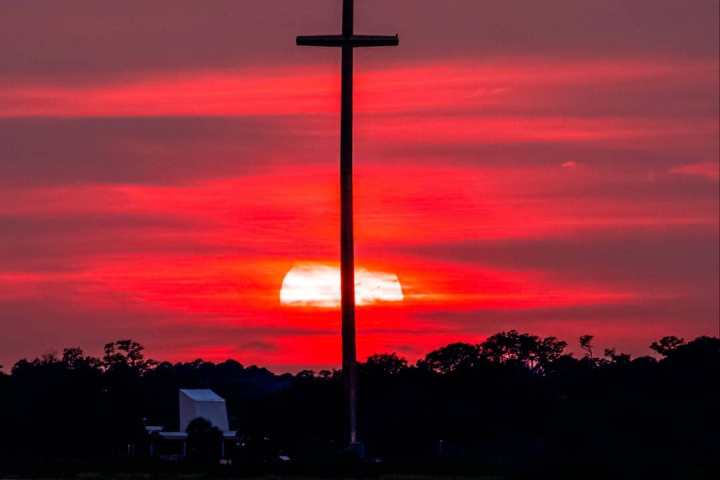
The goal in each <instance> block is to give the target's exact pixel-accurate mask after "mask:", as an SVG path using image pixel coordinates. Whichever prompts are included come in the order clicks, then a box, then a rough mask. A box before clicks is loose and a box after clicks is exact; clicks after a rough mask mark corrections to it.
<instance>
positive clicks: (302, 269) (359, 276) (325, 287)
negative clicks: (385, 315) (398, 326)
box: [280, 264, 404, 308]
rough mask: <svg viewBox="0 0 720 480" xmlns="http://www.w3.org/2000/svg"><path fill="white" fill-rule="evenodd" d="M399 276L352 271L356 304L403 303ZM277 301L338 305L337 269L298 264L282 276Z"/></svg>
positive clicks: (292, 304) (311, 304) (283, 302)
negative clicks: (278, 299)
mask: <svg viewBox="0 0 720 480" xmlns="http://www.w3.org/2000/svg"><path fill="white" fill-rule="evenodd" d="M403 299H404V295H403V290H402V286H401V285H400V279H398V276H397V275H395V274H394V273H385V272H371V271H369V270H365V269H364V268H360V269H357V270H356V272H355V304H356V305H358V306H361V305H371V304H373V303H381V302H402V301H403ZM280 303H282V304H283V305H291V306H311V307H323V308H336V307H338V306H339V305H340V270H339V269H338V268H337V267H332V266H329V265H310V264H308V265H297V266H294V267H293V268H291V269H290V271H289V272H288V273H287V274H286V275H285V278H284V279H283V282H282V287H281V289H280Z"/></svg>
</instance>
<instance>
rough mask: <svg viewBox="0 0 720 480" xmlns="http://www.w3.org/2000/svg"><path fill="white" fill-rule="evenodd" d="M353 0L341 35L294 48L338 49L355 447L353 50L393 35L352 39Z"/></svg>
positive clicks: (345, 323)
mask: <svg viewBox="0 0 720 480" xmlns="http://www.w3.org/2000/svg"><path fill="white" fill-rule="evenodd" d="M354 16H355V6H354V1H353V0H343V18H342V35H315V36H300V37H297V44H298V45H300V46H310V47H337V48H340V49H342V68H341V72H342V100H341V113H340V272H341V275H340V278H341V280H340V292H341V309H342V356H343V358H342V368H343V376H344V380H345V403H346V405H345V408H346V413H345V414H346V418H347V420H346V421H347V424H346V425H347V429H348V430H347V437H348V438H347V440H348V442H349V443H350V445H354V444H357V410H356V394H355V392H356V381H357V380H356V376H357V374H356V367H355V365H356V359H355V356H356V354H355V247H354V239H353V49H354V48H356V47H394V46H397V45H399V43H400V41H399V38H398V36H397V35H395V36H386V35H355V25H354V20H355V19H354Z"/></svg>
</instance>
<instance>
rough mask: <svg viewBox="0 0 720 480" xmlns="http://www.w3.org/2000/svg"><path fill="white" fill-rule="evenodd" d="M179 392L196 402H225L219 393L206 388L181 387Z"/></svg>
mask: <svg viewBox="0 0 720 480" xmlns="http://www.w3.org/2000/svg"><path fill="white" fill-rule="evenodd" d="M180 392H181V393H182V394H184V395H186V396H187V397H189V398H190V399H192V400H195V401H196V402H225V400H224V399H223V398H222V397H221V396H220V395H218V394H217V393H215V392H213V391H212V390H210V389H207V388H203V389H192V388H181V389H180Z"/></svg>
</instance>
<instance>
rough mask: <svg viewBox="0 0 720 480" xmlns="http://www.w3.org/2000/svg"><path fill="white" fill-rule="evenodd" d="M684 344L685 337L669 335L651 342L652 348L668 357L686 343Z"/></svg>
mask: <svg viewBox="0 0 720 480" xmlns="http://www.w3.org/2000/svg"><path fill="white" fill-rule="evenodd" d="M684 344H685V339H682V338H678V337H673V336H668V337H663V338H661V339H660V340H658V341H657V342H652V343H651V344H650V348H651V349H652V350H655V351H656V352H657V353H659V354H660V355H662V356H663V357H667V356H668V355H670V354H671V353H672V352H674V351H675V350H677V348H678V347H679V346H680V345H684Z"/></svg>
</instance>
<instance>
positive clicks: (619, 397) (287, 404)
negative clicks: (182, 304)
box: [0, 330, 720, 477]
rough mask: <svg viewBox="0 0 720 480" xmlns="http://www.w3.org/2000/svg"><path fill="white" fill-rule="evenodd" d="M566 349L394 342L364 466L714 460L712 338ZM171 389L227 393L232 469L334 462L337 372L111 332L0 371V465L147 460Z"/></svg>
mask: <svg viewBox="0 0 720 480" xmlns="http://www.w3.org/2000/svg"><path fill="white" fill-rule="evenodd" d="M567 347H568V345H567V343H566V342H564V341H562V340H559V339H557V338H555V337H545V338H542V337H538V336H534V335H530V334H525V333H519V332H517V331H514V330H511V331H508V332H502V333H498V334H496V335H493V336H491V337H489V338H487V339H486V340H485V341H484V342H482V343H480V344H469V343H453V344H450V345H447V346H444V347H442V348H439V349H437V350H434V351H432V352H430V353H428V354H427V355H425V357H423V358H421V359H420V360H418V361H417V362H416V363H415V364H410V363H409V362H408V361H407V360H406V359H405V358H402V357H400V356H398V355H397V354H395V353H391V354H377V355H373V356H371V357H369V358H368V359H367V360H366V361H365V362H363V363H361V364H360V365H359V392H358V394H359V401H358V404H359V431H360V435H361V438H362V440H363V442H364V443H365V446H366V450H367V454H368V455H367V456H368V459H370V460H368V461H369V462H374V464H376V465H382V467H377V468H398V469H406V470H407V469H411V470H413V469H414V470H422V471H425V470H427V469H431V468H446V469H453V468H457V469H464V470H467V469H477V470H479V471H483V472H501V473H502V472H516V473H517V472H523V471H528V472H529V471H533V472H536V471H542V470H543V469H552V470H553V471H557V469H570V470H572V469H577V471H583V472H584V473H585V476H588V475H589V476H593V475H601V474H603V473H608V474H609V472H617V471H623V472H627V471H632V472H645V471H653V472H664V473H668V472H672V473H673V474H678V475H681V476H682V477H688V476H691V475H692V474H698V475H704V474H707V473H708V472H715V471H717V470H716V469H717V466H718V459H720V420H719V418H720V416H719V415H718V412H719V411H720V339H719V338H714V337H699V338H696V339H694V340H692V341H689V342H685V341H684V340H683V339H680V338H677V337H664V338H662V339H660V340H658V341H656V342H653V343H652V344H651V345H650V348H651V349H652V351H653V352H654V356H641V357H636V358H633V357H631V356H630V355H628V354H624V353H618V352H616V351H615V350H614V349H606V350H605V351H604V352H603V353H604V355H602V356H598V355H596V352H595V349H594V348H593V337H592V336H590V335H585V336H582V337H580V338H579V347H580V349H581V352H582V354H581V355H579V356H574V355H572V354H569V353H567ZM180 388H210V389H212V390H214V391H215V392H217V393H218V394H219V395H221V396H222V397H224V398H225V399H226V402H227V406H228V412H229V415H230V424H231V428H232V429H234V430H237V431H238V440H237V444H236V446H235V448H233V449H232V451H231V452H230V453H229V455H230V456H231V457H232V458H233V467H232V468H249V466H253V468H261V469H266V468H274V465H276V464H277V462H278V460H277V459H278V458H279V456H280V455H283V456H284V457H283V458H285V457H287V458H290V459H291V461H290V464H292V465H306V466H307V465H333V464H334V462H337V461H340V460H339V459H341V458H342V448H341V446H342V443H341V439H342V438H343V432H342V429H341V426H342V424H343V423H342V421H341V419H342V418H343V412H342V410H341V408H342V402H341V398H342V388H343V386H342V372H341V371H338V370H333V371H330V370H323V371H319V372H313V371H310V370H304V371H301V372H298V373H297V374H294V375H293V374H282V375H276V374H274V373H272V372H270V371H269V370H267V369H265V368H260V367H257V366H243V365H242V364H241V363H239V362H237V361H235V360H227V361H224V362H221V363H212V362H206V361H203V360H201V359H198V360H195V361H192V362H180V363H175V364H171V363H168V362H156V361H154V360H150V359H148V358H146V357H145V355H144V349H143V346H142V345H140V344H139V343H137V342H134V341H132V340H119V341H116V342H112V343H108V344H107V345H105V348H104V354H103V355H102V357H101V358H97V357H93V356H89V355H86V354H85V353H84V352H83V351H82V350H81V349H79V348H67V349H65V350H64V351H63V352H62V354H61V355H56V354H47V355H44V356H42V357H40V358H36V359H34V360H26V359H25V360H20V361H18V362H17V363H16V364H15V365H14V366H13V367H12V368H11V370H10V372H9V373H2V372H0V473H3V471H6V472H5V473H7V472H14V471H23V470H27V469H32V468H42V466H43V465H44V466H48V468H49V467H50V466H57V465H64V466H65V467H64V468H71V469H72V468H79V469H82V468H89V466H98V465H130V464H132V462H138V461H141V460H142V461H143V462H154V461H156V460H154V459H147V458H144V457H145V456H146V452H147V444H148V441H149V440H148V435H147V433H146V431H145V426H146V425H163V426H165V427H166V429H168V430H173V429H177V427H178V425H177V424H178V400H177V395H178V389H180ZM193 429H195V430H197V432H199V433H193V435H194V436H195V437H194V438H204V437H202V436H203V435H205V436H206V437H208V438H211V437H212V438H214V437H213V435H215V433H213V431H212V427H211V426H209V425H203V424H202V423H197V422H196V423H194V426H193ZM197 448H200V447H197ZM200 450H202V448H200ZM193 451H194V450H193ZM203 451H204V452H205V453H204V454H203V455H204V458H206V457H207V456H208V455H210V456H212V453H208V452H210V451H209V450H207V449H205V450H203ZM286 463H287V462H286ZM145 465H147V463H146V464H145Z"/></svg>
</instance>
